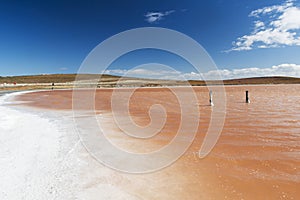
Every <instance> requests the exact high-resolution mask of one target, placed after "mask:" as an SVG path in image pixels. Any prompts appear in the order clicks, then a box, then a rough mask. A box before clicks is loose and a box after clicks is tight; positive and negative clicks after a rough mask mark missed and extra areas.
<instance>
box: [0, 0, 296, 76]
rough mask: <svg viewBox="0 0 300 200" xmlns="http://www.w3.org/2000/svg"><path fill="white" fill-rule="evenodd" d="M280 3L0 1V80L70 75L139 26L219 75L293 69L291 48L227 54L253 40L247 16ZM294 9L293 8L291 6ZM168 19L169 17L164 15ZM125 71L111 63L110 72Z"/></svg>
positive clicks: (293, 47) (249, 0) (217, 0)
mask: <svg viewBox="0 0 300 200" xmlns="http://www.w3.org/2000/svg"><path fill="white" fill-rule="evenodd" d="M284 3H285V1H282V0H269V1H259V0H257V1H253V0H245V1H241V0H226V1H225V0H211V1H204V0H199V1H197V0H194V1H192V0H187V1H182V0H164V1H162V0H151V1H148V0H124V1H122V0H119V1H116V0H109V1H78V0H75V1H66V0H61V1H56V0H51V1H47V0H45V1H29V0H28V1H26V0H25V1H21V0H20V1H16V0H7V1H3V0H0V76H6V75H23V74H43V73H76V72H77V70H78V68H79V66H80V64H81V63H82V61H83V60H84V58H85V57H86V56H87V54H88V53H89V52H90V51H91V50H92V49H93V48H94V47H95V46H96V45H98V44H99V43H100V42H102V41H103V40H105V39H107V38H108V37H110V36H112V35H114V34H117V33H119V32H121V31H125V30H128V29H132V28H139V27H147V26H154V27H164V28H169V29H174V30H176V31H180V32H182V33H184V34H186V35H188V36H190V37H191V38H193V39H195V40H196V41H197V42H199V43H200V44H201V45H202V46H203V47H204V48H205V49H206V51H207V52H208V53H209V54H210V56H211V57H212V58H213V60H214V61H215V63H216V64H217V66H218V68H219V69H228V70H234V69H242V68H250V67H257V68H267V67H271V66H273V65H280V64H284V63H290V64H300V56H299V55H300V46H299V45H288V46H286V45H285V46H280V47H276V48H253V49H251V50H245V51H240V50H232V51H227V50H230V49H232V48H233V44H232V43H233V42H235V41H237V39H238V38H240V37H242V36H243V35H249V34H251V33H252V32H253V26H254V24H253V22H254V21H255V19H253V17H249V14H250V13H251V12H252V11H253V10H257V9H260V8H264V7H267V6H272V5H282V4H284ZM298 5H299V2H298V1H294V6H296V7H297V6H298ZM168 11H172V12H171V13H169V14H166V12H168ZM149 12H154V13H155V12H159V13H162V14H165V16H163V17H162V18H160V19H158V20H156V21H155V22H154V23H150V22H148V21H147V18H146V17H145V15H146V14H147V13H149ZM154 55H155V54H154ZM145 61H146V60H145ZM158 61H159V60H158ZM141 62H143V59H142V58H141ZM129 65H130V63H127V64H125V63H124V65H123V66H122V63H121V62H119V63H118V66H115V68H118V67H119V68H122V67H123V68H126V67H127V68H128V67H130V66H129ZM132 67H134V66H132Z"/></svg>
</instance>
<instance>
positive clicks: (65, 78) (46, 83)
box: [0, 74, 300, 91]
mask: <svg viewBox="0 0 300 200" xmlns="http://www.w3.org/2000/svg"><path fill="white" fill-rule="evenodd" d="M76 76H77V74H50V75H32V76H10V77H0V91H9V90H15V91H20V90H40V89H46V90H48V89H50V90H51V89H52V88H53V89H72V88H73V87H74V85H77V86H79V87H84V88H95V85H97V88H127V87H176V86H187V85H191V86H206V85H223V84H224V85H229V86H230V85H277V84H300V78H293V77H280V76H274V77H252V78H242V79H230V80H223V81H217V80H208V81H202V80H189V81H180V80H161V79H142V78H134V77H120V76H113V75H97V74H85V75H80V81H77V80H76ZM100 76H101V80H100V81H99V80H98V79H99V78H100ZM75 80H76V83H75V82H74V81H75ZM53 84H54V85H53Z"/></svg>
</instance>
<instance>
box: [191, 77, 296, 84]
mask: <svg viewBox="0 0 300 200" xmlns="http://www.w3.org/2000/svg"><path fill="white" fill-rule="evenodd" d="M207 82H208V83H210V84H220V81H207ZM189 83H190V84H191V85H194V86H195V85H205V82H204V81H198V80H190V81H189ZM223 84H224V85H246V84H300V78H294V77H284V76H272V77H252V78H240V79H229V80H224V81H223Z"/></svg>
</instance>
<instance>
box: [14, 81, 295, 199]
mask: <svg viewBox="0 0 300 200" xmlns="http://www.w3.org/2000/svg"><path fill="white" fill-rule="evenodd" d="M194 89H195V91H196V94H197V97H198V99H197V104H195V105H197V109H199V111H200V113H201V118H200V124H199V128H198V131H197V136H196V138H195V140H194V142H193V144H192V145H191V147H190V148H189V149H188V151H187V152H186V153H185V154H184V155H183V156H182V157H181V158H180V159H179V160H178V161H177V162H175V163H174V164H173V165H171V166H169V167H167V168H165V169H162V170H159V171H157V172H155V173H149V174H140V175H133V174H127V173H121V172H117V171H115V170H112V169H110V168H107V167H105V166H103V165H102V164H100V163H99V162H97V161H96V160H95V159H93V158H92V157H91V155H90V154H89V153H88V152H87V151H86V150H85V149H84V148H83V146H82V145H81V144H80V143H79V144H78V141H79V139H78V137H76V135H75V136H74V135H73V134H75V132H74V130H72V128H71V126H69V125H68V126H65V127H64V130H63V131H62V132H61V131H58V132H60V133H62V137H64V136H65V141H64V142H65V143H63V144H61V145H65V148H66V149H69V150H72V153H71V154H68V155H70V156H68V158H69V160H68V162H67V163H69V164H70V165H71V166H73V167H71V168H69V169H70V171H69V173H62V172H60V175H63V174H65V180H67V181H68V182H69V183H72V184H74V185H76V184H77V185H76V186H75V187H74V186H73V185H72V184H70V185H71V188H68V190H71V191H70V194H73V195H75V196H76V198H78V199H298V198H299V197H300V191H299V190H298V187H299V184H300V169H299V166H300V156H299V155H300V145H299V138H300V135H299V133H300V113H299V110H300V109H299V108H300V104H299V103H300V102H299V101H300V100H299V99H300V93H299V92H298V91H299V89H300V85H276V86H272V85H270V86H266V85H260V86H226V95H227V98H226V103H227V110H226V120H225V125H224V128H223V131H222V135H221V137H220V139H219V141H218V143H217V145H216V146H215V148H214V149H213V151H212V152H211V153H210V154H209V155H208V156H207V157H206V158H204V159H199V158H198V157H197V155H198V151H199V148H200V146H201V144H202V142H203V138H204V136H205V133H206V131H207V127H208V124H209V122H210V117H211V109H212V107H210V106H209V104H208V91H207V89H206V88H205V87H195V88H194ZM120 90H124V89H120ZM245 90H248V91H249V93H250V99H251V103H250V104H246V103H244V92H245ZM178 92H184V88H180V89H179V90H178ZM111 94H112V90H111V89H98V90H97V92H96V96H95V100H96V105H95V109H96V111H97V114H101V116H102V120H103V122H104V123H103V126H104V127H103V128H104V130H105V131H106V132H107V134H108V135H110V136H111V138H112V141H113V142H115V144H116V145H118V146H120V147H122V148H125V149H126V148H131V150H133V151H139V152H140V151H152V150H154V149H156V148H159V147H162V146H164V145H166V144H167V143H168V142H169V141H170V139H172V138H173V137H174V133H176V131H177V129H178V124H179V122H180V109H178V101H177V100H176V98H175V96H174V94H173V93H172V92H170V91H169V90H168V89H167V88H142V89H139V90H137V91H136V92H135V93H134V95H133V96H132V97H131V101H130V104H129V105H130V115H131V116H132V117H133V119H134V121H135V123H137V124H138V125H140V126H144V125H147V124H148V123H149V122H150V121H149V120H150V118H149V115H148V110H149V108H150V106H151V105H153V104H161V105H163V106H164V108H165V109H166V113H167V116H168V118H167V121H166V124H165V126H164V127H163V129H162V130H161V132H160V133H159V135H157V136H155V137H154V138H151V140H149V141H148V140H147V141H143V142H138V143H137V141H136V140H128V138H126V137H125V138H124V136H120V133H121V131H120V129H119V128H118V126H117V125H116V124H115V123H114V120H113V117H112V114H111V104H110V102H111ZM82 95H83V96H84V95H85V91H82ZM186 104H191V102H190V101H188V100H186ZM20 105H21V106H23V107H24V105H26V107H27V109H30V110H31V109H34V110H40V111H39V112H45V113H49V112H51V113H54V114H53V115H55V116H56V115H57V113H63V114H59V115H60V116H63V117H60V118H61V119H62V122H63V121H68V120H69V121H70V120H71V118H72V115H71V114H70V113H71V109H72V91H69V90H62V91H41V92H33V93H27V94H24V95H21V96H18V97H17V98H16V99H15V104H11V105H10V107H16V108H19V107H20ZM193 105H194V104H193ZM33 107H34V108H33ZM80 109H82V110H84V109H87V108H86V107H85V105H84V103H83V104H82V108H80ZM31 112H32V111H31ZM114 114H116V115H118V114H119V115H123V114H124V113H123V111H122V110H114ZM57 116H58V115H57ZM56 120H57V117H56ZM66 124H68V123H66ZM66 133H68V134H66ZM37 137H38V136H37ZM54 140H56V139H54ZM76 144H77V145H76ZM61 145H58V146H61ZM51 146H52V145H51ZM145 147H147V148H145ZM55 152H57V151H55ZM58 152H59V151H58ZM12 155H14V154H12ZM51 155H52V153H51ZM58 157H60V156H58ZM76 164H77V165H76ZM57 165H59V164H57ZM45 174H47V172H45ZM31 176H32V177H36V176H38V175H37V174H32V175H29V177H31ZM78 180H79V182H78ZM50 182H51V181H50ZM52 182H53V181H52ZM54 182H55V181H54ZM62 185H64V184H62ZM62 185H60V184H59V183H58V184H57V185H56V186H57V188H63V186H62ZM65 186H66V185H65ZM25 190H26V189H25ZM59 191H61V193H58V194H57V197H59V196H60V194H61V195H63V191H65V189H61V190H59ZM64 195H67V196H68V195H69V194H64ZM27 199H32V198H27ZM58 199H61V198H58Z"/></svg>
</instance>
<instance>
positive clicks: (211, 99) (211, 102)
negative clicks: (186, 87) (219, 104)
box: [209, 90, 214, 106]
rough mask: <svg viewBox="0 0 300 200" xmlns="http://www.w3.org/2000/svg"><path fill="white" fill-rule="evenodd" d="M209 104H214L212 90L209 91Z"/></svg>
mask: <svg viewBox="0 0 300 200" xmlns="http://www.w3.org/2000/svg"><path fill="white" fill-rule="evenodd" d="M209 105H210V106H214V102H213V94H212V91H211V90H210V91H209Z"/></svg>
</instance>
